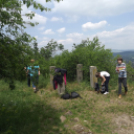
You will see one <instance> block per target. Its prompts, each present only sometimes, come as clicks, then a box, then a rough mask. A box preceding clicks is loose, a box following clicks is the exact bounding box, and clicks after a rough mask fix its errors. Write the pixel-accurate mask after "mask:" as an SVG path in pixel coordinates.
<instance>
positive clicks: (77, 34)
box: [66, 33, 83, 39]
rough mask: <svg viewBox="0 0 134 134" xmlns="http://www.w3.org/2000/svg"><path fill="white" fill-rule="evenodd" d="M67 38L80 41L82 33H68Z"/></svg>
mask: <svg viewBox="0 0 134 134" xmlns="http://www.w3.org/2000/svg"><path fill="white" fill-rule="evenodd" d="M66 36H67V38H78V39H81V38H83V33H70V34H67V35H66Z"/></svg>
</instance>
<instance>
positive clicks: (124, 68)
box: [120, 63, 126, 72]
mask: <svg viewBox="0 0 134 134" xmlns="http://www.w3.org/2000/svg"><path fill="white" fill-rule="evenodd" d="M120 71H122V72H125V71H126V64H125V63H124V64H123V68H122V70H120Z"/></svg>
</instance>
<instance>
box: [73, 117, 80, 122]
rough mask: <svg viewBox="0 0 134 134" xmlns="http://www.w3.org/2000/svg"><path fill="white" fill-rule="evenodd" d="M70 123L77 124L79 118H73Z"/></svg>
mask: <svg viewBox="0 0 134 134" xmlns="http://www.w3.org/2000/svg"><path fill="white" fill-rule="evenodd" d="M71 121H74V122H78V121H79V118H78V117H76V118H74V119H71Z"/></svg>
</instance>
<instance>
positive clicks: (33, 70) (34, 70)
mask: <svg viewBox="0 0 134 134" xmlns="http://www.w3.org/2000/svg"><path fill="white" fill-rule="evenodd" d="M34 62H35V60H34V59H31V64H32V66H29V67H28V71H27V73H29V74H30V79H31V81H32V86H33V90H34V92H35V93H36V92H37V90H38V89H37V85H38V80H39V75H40V67H39V66H35V65H33V64H34Z"/></svg>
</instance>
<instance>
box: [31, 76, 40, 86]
mask: <svg viewBox="0 0 134 134" xmlns="http://www.w3.org/2000/svg"><path fill="white" fill-rule="evenodd" d="M31 81H32V86H33V88H36V86H37V85H38V81H39V76H36V77H31Z"/></svg>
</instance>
